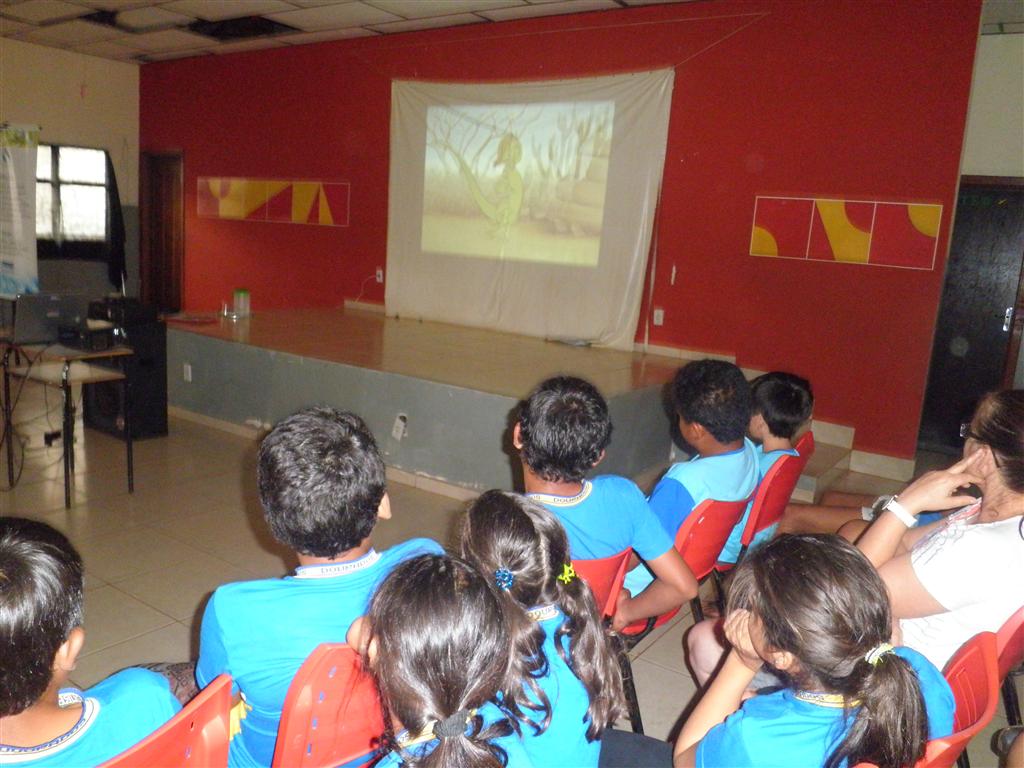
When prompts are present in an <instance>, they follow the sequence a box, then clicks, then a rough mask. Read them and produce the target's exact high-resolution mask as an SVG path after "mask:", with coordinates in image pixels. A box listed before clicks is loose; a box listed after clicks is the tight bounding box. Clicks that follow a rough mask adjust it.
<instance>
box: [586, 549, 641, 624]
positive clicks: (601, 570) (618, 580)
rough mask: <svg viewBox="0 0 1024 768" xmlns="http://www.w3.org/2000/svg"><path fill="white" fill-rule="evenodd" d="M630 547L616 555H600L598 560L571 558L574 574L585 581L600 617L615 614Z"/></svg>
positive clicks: (630, 552) (630, 551)
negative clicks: (592, 595)
mask: <svg viewBox="0 0 1024 768" xmlns="http://www.w3.org/2000/svg"><path fill="white" fill-rule="evenodd" d="M632 552H633V550H632V549H625V550H623V551H622V552H619V554H617V555H612V556H611V557H602V558H601V559H599V560H573V561H572V568H573V570H574V571H576V575H577V576H579V577H580V578H581V579H583V580H584V581H585V582H587V586H589V587H590V591H591V592H592V593H593V594H594V602H595V603H597V610H598V611H600V612H601V616H602V618H604V617H608V616H612V615H614V614H615V605H616V601H617V600H618V597H619V590H621V589H622V582H623V581H624V580H625V578H626V567H627V566H628V565H629V556H630V554H632Z"/></svg>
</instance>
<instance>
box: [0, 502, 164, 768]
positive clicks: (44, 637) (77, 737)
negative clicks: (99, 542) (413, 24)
mask: <svg viewBox="0 0 1024 768" xmlns="http://www.w3.org/2000/svg"><path fill="white" fill-rule="evenodd" d="M81 625H82V559H81V557H80V556H79V554H78V552H76V551H75V549H74V547H72V546H71V543H70V542H69V541H68V540H67V538H65V537H64V536H63V535H62V534H61V533H58V532H57V531H55V530H54V529H53V528H51V527H50V526H48V525H46V524H44V523H40V522H37V521H34V520H24V519H22V518H18V517H2V518H0V648H2V652H0V763H2V764H4V765H7V764H16V765H19V766H32V768H39V767H41V766H70V765H97V764H99V763H102V762H104V761H106V760H109V759H110V758H112V757H114V756H115V755H118V754H119V753H121V752H123V751H124V750H126V749H128V748H129V747H131V746H133V745H134V744H136V743H137V742H139V741H141V740H142V739H143V738H145V737H146V736H148V735H149V734H150V733H152V732H153V731H155V730H156V729H157V728H159V727H160V726H161V725H163V724H164V723H165V722H167V720H169V719H170V718H171V717H172V716H173V715H174V714H175V713H176V712H177V711H178V710H180V709H181V705H180V704H179V703H178V700H177V699H176V698H175V697H174V696H173V695H172V694H171V690H170V687H169V686H168V684H167V680H166V679H164V678H163V677H161V676H160V675H157V674H156V673H154V672H150V671H148V670H144V669H125V670H122V671H121V672H118V673H117V674H114V675H111V676H110V677H108V678H107V679H106V680H104V681H103V682H101V683H99V684H98V685H96V686H94V687H92V688H90V689H89V690H87V691H80V690H78V689H76V688H67V687H65V686H66V684H67V682H68V675H69V673H70V672H71V670H73V669H74V668H75V662H76V661H77V659H78V655H79V652H80V651H81V650H82V644H83V643H84V641H85V632H84V631H83V630H82V626H81Z"/></svg>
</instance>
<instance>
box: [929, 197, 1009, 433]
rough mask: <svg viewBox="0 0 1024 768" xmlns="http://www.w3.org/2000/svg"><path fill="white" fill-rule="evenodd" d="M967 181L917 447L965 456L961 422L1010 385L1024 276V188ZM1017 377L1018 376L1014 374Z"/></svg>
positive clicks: (955, 225) (959, 201) (959, 202)
mask: <svg viewBox="0 0 1024 768" xmlns="http://www.w3.org/2000/svg"><path fill="white" fill-rule="evenodd" d="M1013 182H1014V180H1012V179H1008V180H1005V181H1001V180H997V179H993V180H980V179H979V180H973V179H971V177H965V178H964V179H963V180H962V182H961V186H960V195H959V198H958V199H957V209H956V218H955V220H954V223H953V242H952V246H951V248H950V254H949V264H948V266H947V268H946V280H945V284H944V286H943V291H942V303H941V304H940V306H939V317H938V323H937V325H936V329H935V343H934V345H933V347H932V359H931V368H930V370H929V372H928V388H927V390H926V393H925V402H924V410H923V413H922V417H921V431H920V434H919V437H918V445H919V447H921V448H924V449H927V450H936V451H943V452H946V453H959V452H960V450H961V448H962V446H963V440H961V439H960V435H959V428H960V424H961V422H964V421H969V420H970V417H971V413H972V412H973V409H974V406H975V404H976V403H977V401H978V398H980V397H981V396H982V395H984V394H985V393H986V392H990V391H992V390H995V389H1000V388H1001V387H1002V386H1004V381H1005V372H1006V370H1007V368H1008V367H1011V368H1012V366H1014V365H1015V363H1016V356H1015V354H1014V355H1013V356H1011V355H1010V352H1011V349H1012V351H1013V352H1014V353H1016V348H1017V347H1019V345H1014V346H1013V348H1011V344H1010V341H1011V339H1012V330H1013V326H1014V319H1015V314H1016V311H1020V312H1022V313H1024V307H1022V308H1020V309H1019V310H1017V309H1016V308H1017V303H1018V294H1019V290H1020V284H1021V273H1022V269H1024V185H1022V184H1015V183H1013ZM1011 375H1012V374H1011Z"/></svg>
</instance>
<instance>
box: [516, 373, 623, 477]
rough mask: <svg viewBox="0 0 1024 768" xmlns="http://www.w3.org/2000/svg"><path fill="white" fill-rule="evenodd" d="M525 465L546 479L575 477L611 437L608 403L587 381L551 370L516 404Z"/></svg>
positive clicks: (595, 459) (593, 461)
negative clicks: (547, 377) (545, 378)
mask: <svg viewBox="0 0 1024 768" xmlns="http://www.w3.org/2000/svg"><path fill="white" fill-rule="evenodd" d="M518 421H519V437H520V439H521V440H522V442H523V448H522V456H523V461H525V462H526V465H527V466H528V467H529V468H530V469H531V470H532V471H533V472H534V473H535V474H536V475H537V476H538V477H540V478H542V479H544V480H547V481H549V482H578V481H580V480H582V479H583V476H584V475H586V474H587V472H589V471H590V470H591V469H592V468H593V466H594V465H595V464H597V462H598V460H600V458H601V452H602V451H603V450H604V449H605V448H607V447H608V443H609V442H611V439H612V421H611V418H610V417H609V415H608V403H606V402H605V399H604V398H603V397H602V396H601V393H600V392H598V391H597V387H595V386H594V385H593V384H591V383H590V382H589V381H584V380H583V379H578V378H576V377H574V376H556V377H554V378H551V379H548V380H547V381H543V382H541V384H540V385H539V386H538V387H537V388H536V389H535V390H533V392H531V393H530V396H529V397H527V398H526V399H525V400H523V401H522V402H521V403H520V404H519V413H518Z"/></svg>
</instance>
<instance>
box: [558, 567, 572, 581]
mask: <svg viewBox="0 0 1024 768" xmlns="http://www.w3.org/2000/svg"><path fill="white" fill-rule="evenodd" d="M575 578H576V570H575V569H574V568H573V567H572V563H565V564H564V565H563V566H562V575H561V576H559V577H558V580H559V581H560V582H562V583H563V584H568V583H569V582H570V581H572V580H573V579H575Z"/></svg>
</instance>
